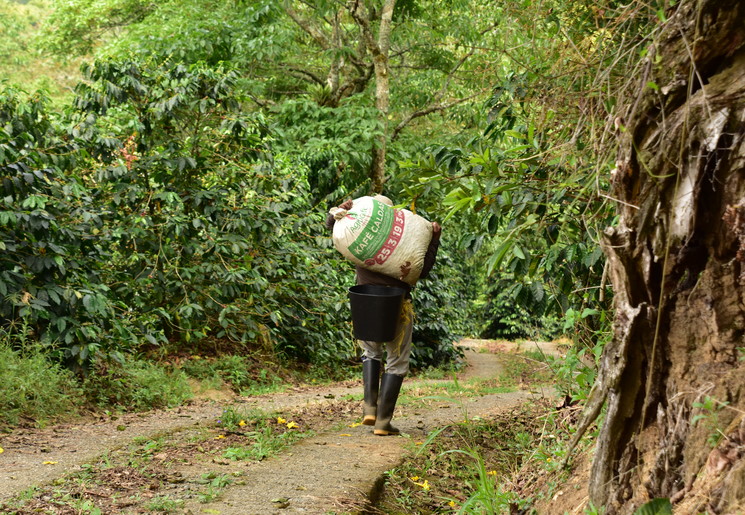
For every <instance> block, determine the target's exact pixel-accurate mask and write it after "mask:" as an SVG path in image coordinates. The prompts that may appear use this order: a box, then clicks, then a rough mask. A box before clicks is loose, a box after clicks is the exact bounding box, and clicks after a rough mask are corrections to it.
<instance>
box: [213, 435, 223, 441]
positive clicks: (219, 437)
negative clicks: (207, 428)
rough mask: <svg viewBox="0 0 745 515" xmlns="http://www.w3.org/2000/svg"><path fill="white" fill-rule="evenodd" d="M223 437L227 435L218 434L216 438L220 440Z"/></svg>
mask: <svg viewBox="0 0 745 515" xmlns="http://www.w3.org/2000/svg"><path fill="white" fill-rule="evenodd" d="M222 438H225V435H217V436H216V437H215V440H220V439H222Z"/></svg>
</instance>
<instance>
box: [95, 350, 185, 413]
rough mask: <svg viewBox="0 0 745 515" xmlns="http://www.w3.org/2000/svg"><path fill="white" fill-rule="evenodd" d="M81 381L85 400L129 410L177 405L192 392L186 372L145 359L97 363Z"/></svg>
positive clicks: (102, 406) (107, 406)
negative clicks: (91, 371) (108, 363)
mask: <svg viewBox="0 0 745 515" xmlns="http://www.w3.org/2000/svg"><path fill="white" fill-rule="evenodd" d="M94 372H95V373H92V374H90V375H89V376H88V377H87V378H86V379H85V381H84V383H83V388H84V390H85V394H86V396H87V399H88V402H89V403H90V404H91V405H93V406H96V407H98V408H101V409H107V408H115V407H125V408H126V409H127V410H130V411H143V410H148V409H153V408H165V407H170V406H177V405H179V404H181V403H183V402H184V401H185V400H187V399H189V398H190V397H191V396H192V391H191V388H190V387H189V384H188V382H187V378H186V374H184V373H183V372H181V371H176V370H173V369H171V368H166V367H163V366H161V365H158V364H155V363H150V362H146V361H131V362H125V363H124V364H118V363H117V364H112V366H111V367H110V368H104V366H103V365H99V366H98V367H97V369H96V370H95V371H94Z"/></svg>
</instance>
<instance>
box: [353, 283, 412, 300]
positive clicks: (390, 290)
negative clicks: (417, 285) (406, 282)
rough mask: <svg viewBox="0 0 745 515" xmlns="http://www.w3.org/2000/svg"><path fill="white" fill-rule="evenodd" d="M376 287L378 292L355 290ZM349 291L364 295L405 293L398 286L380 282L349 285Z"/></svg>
mask: <svg viewBox="0 0 745 515" xmlns="http://www.w3.org/2000/svg"><path fill="white" fill-rule="evenodd" d="M368 288H373V289H376V290H377V291H378V292H379V293H373V292H363V291H357V290H355V289H368ZM349 293H350V294H354V295H364V296H366V297H399V296H404V295H406V290H405V289H404V288H401V287H399V286H385V285H382V284H355V285H354V286H350V287H349Z"/></svg>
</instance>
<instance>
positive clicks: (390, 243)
mask: <svg viewBox="0 0 745 515" xmlns="http://www.w3.org/2000/svg"><path fill="white" fill-rule="evenodd" d="M405 223H406V217H405V216H404V213H403V211H401V210H400V209H396V210H394V218H393V226H392V227H391V232H390V234H388V239H387V240H386V242H385V244H384V245H383V246H382V247H381V248H380V250H379V251H378V253H377V254H376V255H375V262H376V263H377V264H379V265H382V264H383V263H385V262H386V261H387V260H388V258H389V257H390V256H391V254H393V251H394V250H395V249H396V247H397V246H398V244H399V243H400V242H401V236H403V234H404V224H405Z"/></svg>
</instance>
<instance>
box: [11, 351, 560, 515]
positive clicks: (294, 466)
mask: <svg viewBox="0 0 745 515" xmlns="http://www.w3.org/2000/svg"><path fill="white" fill-rule="evenodd" d="M461 345H462V346H463V348H464V352H465V355H466V359H467V361H468V363H469V367H468V368H467V369H466V370H465V371H464V373H463V374H462V375H461V376H460V378H459V380H461V381H466V380H470V379H488V378H491V377H496V376H497V375H499V373H500V371H501V368H500V365H499V357H498V355H495V354H493V353H492V352H488V350H492V349H490V346H493V345H494V344H493V342H490V341H485V340H464V341H463V342H461ZM499 345H500V348H499V349H498V350H517V345H515V344H508V343H500V344H499ZM511 346H512V347H511ZM525 347H526V345H524V344H522V348H521V349H520V350H529V349H527V348H525ZM546 352H551V353H555V352H558V351H557V350H556V349H555V348H547V349H546ZM447 383H450V382H448V381H439V382H438V381H425V380H407V381H405V382H404V387H403V390H402V394H401V401H400V402H399V406H397V410H396V415H395V419H394V423H395V424H396V425H397V426H398V427H399V428H400V429H401V430H402V433H403V436H402V437H378V436H374V435H372V432H371V429H370V427H366V426H357V427H348V426H347V425H342V426H340V427H342V429H326V430H323V431H321V432H320V433H319V434H317V435H316V436H314V437H310V438H307V439H305V440H303V441H301V442H300V443H297V444H295V445H293V446H292V447H290V448H289V449H287V450H286V451H285V452H283V453H281V454H280V455H278V456H275V457H273V458H270V459H267V460H264V461H260V462H232V461H225V462H220V461H218V462H211V463H199V462H196V463H195V462H190V463H188V462H187V463H185V464H183V465H181V466H175V467H174V468H173V469H172V470H170V471H169V473H170V474H175V475H178V476H179V477H184V478H187V479H188V478H198V477H199V476H200V475H201V474H204V473H205V472H208V471H209V472H214V471H215V470H216V469H217V470H222V469H224V471H225V473H229V474H232V475H233V476H235V477H239V478H240V480H239V481H235V482H234V483H232V484H231V485H230V486H228V487H226V488H225V489H224V490H223V491H222V492H221V494H220V495H219V496H218V498H217V500H213V501H212V502H210V503H206V504H204V503H201V502H198V500H197V499H194V498H192V499H191V500H190V501H188V502H187V504H186V505H185V506H183V507H182V508H181V509H179V512H180V513H192V514H197V513H212V514H215V513H220V514H242V515H243V514H254V513H255V514H270V513H288V512H300V513H328V512H350V511H352V512H354V511H358V509H360V507H362V506H365V505H367V504H368V503H369V502H370V501H372V502H374V501H375V499H376V497H377V496H378V495H379V493H380V489H381V487H382V483H383V478H384V472H385V471H386V470H389V469H391V468H393V467H395V466H396V465H398V464H399V463H400V462H401V460H402V458H403V456H404V455H405V453H406V452H410V449H412V448H414V447H415V445H416V442H418V441H421V440H424V439H425V438H426V436H427V435H428V434H429V433H430V432H431V431H433V430H435V429H437V428H439V427H443V426H444V425H447V424H451V423H454V422H459V421H461V420H463V419H464V418H465V417H474V416H481V417H487V416H489V415H490V414H491V413H494V412H497V411H500V410H504V409H508V408H510V407H512V406H515V405H517V404H518V403H521V402H525V401H527V400H528V399H529V398H531V397H534V396H536V395H544V394H543V393H536V392H533V393H531V392H524V391H520V392H512V393H504V394H491V395H484V396H480V397H467V398H465V399H463V400H458V401H450V400H448V397H447V392H446V391H445V385H446V384H447ZM424 387H428V388H430V389H434V391H435V392H437V390H438V388H440V387H442V396H440V394H439V393H438V394H435V395H434V396H432V398H430V399H428V400H424V401H421V402H416V403H407V402H406V401H405V399H406V398H407V391H412V392H413V391H414V390H416V389H420V388H424ZM361 394H362V388H361V385H360V384H359V382H357V383H350V384H343V385H335V386H329V387H314V388H298V389H294V390H292V391H288V392H283V393H281V394H271V395H263V396H258V397H251V398H236V399H234V400H232V401H223V402H215V401H199V402H195V403H193V404H191V405H187V406H182V407H180V408H176V409H172V410H164V411H155V412H150V413H146V414H129V415H125V416H122V417H120V418H118V419H116V420H113V419H112V420H103V421H98V422H93V423H81V424H77V425H64V426H56V427H52V428H48V429H44V430H27V429H24V430H18V431H16V432H14V433H12V434H10V435H4V436H2V437H0V447H2V448H3V449H4V450H5V452H4V453H3V454H0V482H1V483H0V484H2V488H0V503H2V501H4V500H7V499H10V498H11V497H14V496H16V495H18V494H19V493H20V492H22V491H23V490H25V489H27V488H29V487H32V486H35V485H44V484H48V483H50V482H52V481H53V480H55V479H56V478H58V477H60V476H62V475H64V474H66V473H70V472H75V471H79V470H80V468H81V466H82V465H84V464H86V463H90V462H93V461H94V460H96V459H98V458H99V457H100V456H101V455H103V454H105V453H109V452H112V451H113V450H116V449H118V448H121V447H123V446H125V445H127V444H129V443H131V442H132V440H133V439H135V438H137V437H145V438H153V437H155V436H157V435H162V434H169V433H176V432H180V431H186V432H188V431H190V430H195V429H199V428H200V427H202V428H204V427H214V426H215V423H216V420H217V419H218V418H219V417H220V415H221V413H222V412H223V410H224V409H225V408H226V407H228V406H231V405H232V406H236V405H240V407H241V409H245V408H246V407H255V408H258V409H261V410H264V411H278V412H282V411H287V410H293V409H302V408H309V407H313V406H316V405H324V404H328V405H331V404H334V403H337V404H338V403H339V399H341V398H344V397H346V396H349V395H354V396H357V397H359V396H361ZM545 395H551V393H550V392H546V393H545ZM342 422H343V421H342ZM202 500H204V499H202ZM135 512H137V513H142V512H143V511H141V509H137V510H135V511H132V512H131V513H135ZM127 513H130V512H127Z"/></svg>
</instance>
